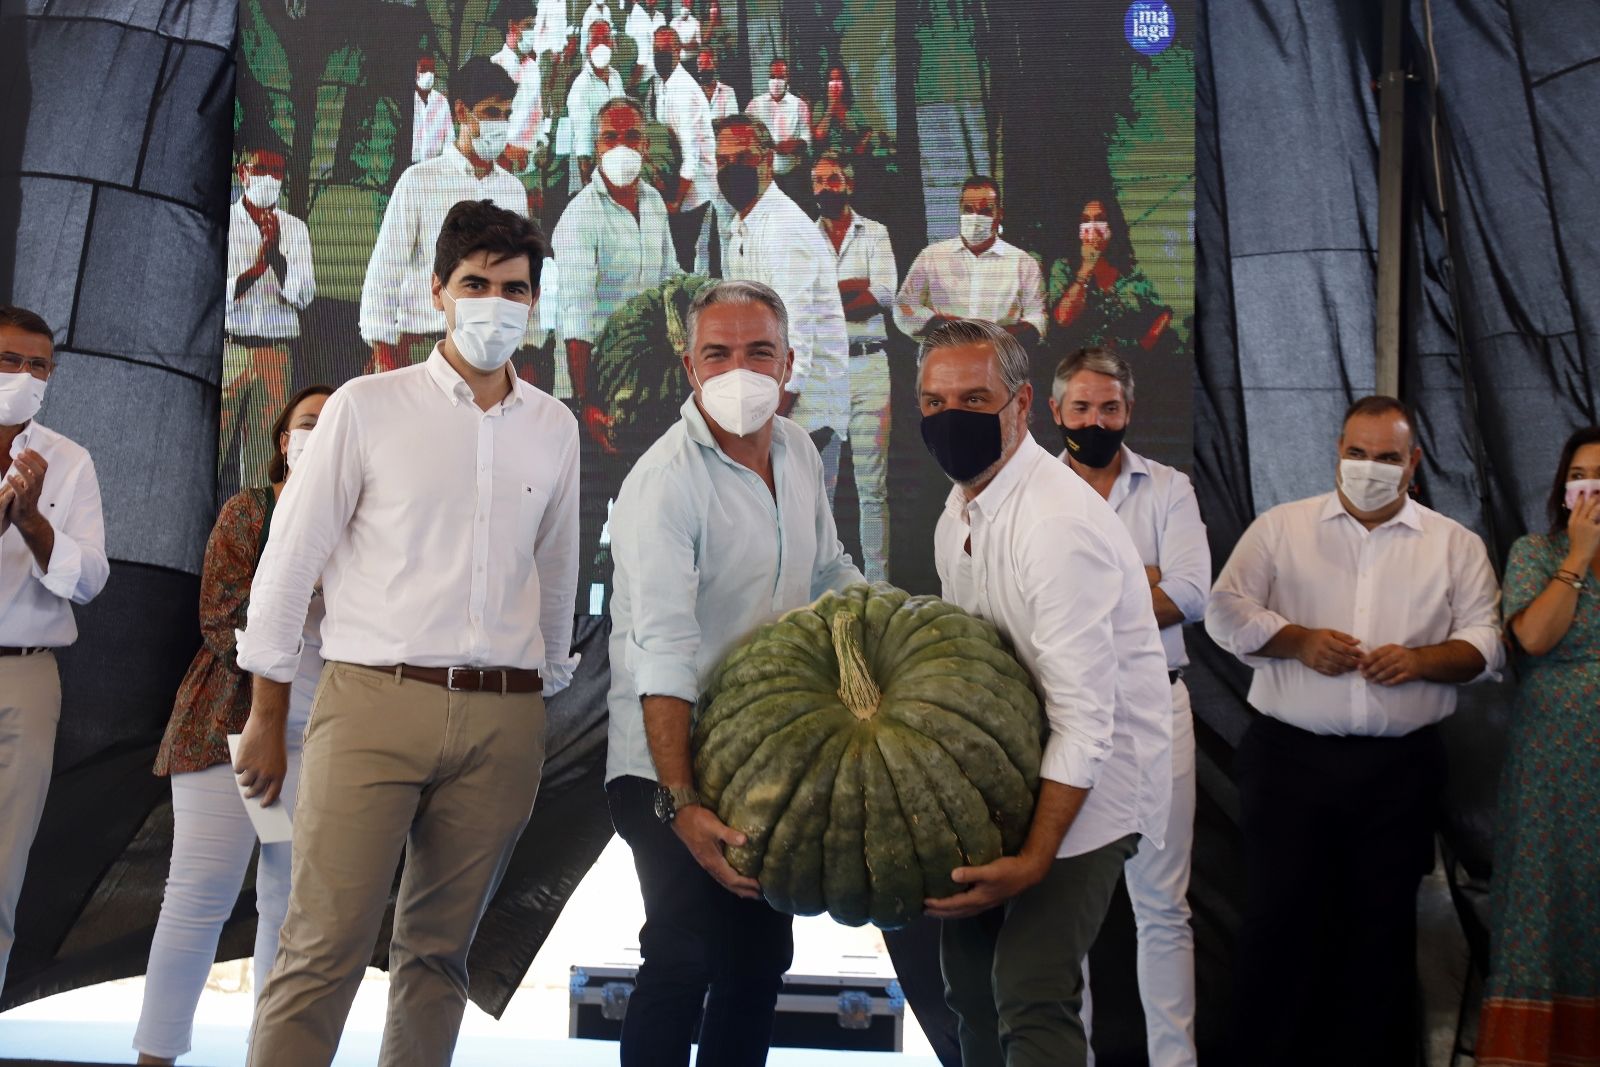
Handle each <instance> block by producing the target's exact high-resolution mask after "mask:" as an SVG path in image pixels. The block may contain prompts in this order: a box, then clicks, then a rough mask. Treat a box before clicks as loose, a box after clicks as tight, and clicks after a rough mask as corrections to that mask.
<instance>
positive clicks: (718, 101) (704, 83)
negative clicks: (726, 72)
mask: <svg viewBox="0 0 1600 1067" xmlns="http://www.w3.org/2000/svg"><path fill="white" fill-rule="evenodd" d="M695 80H696V81H697V82H699V83H700V91H701V92H702V93H704V94H705V98H706V103H708V104H710V105H711V121H712V122H716V121H717V120H718V119H725V118H727V117H728V116H729V115H737V114H738V113H739V100H738V98H737V97H735V96H734V94H733V86H731V85H727V84H725V83H723V82H720V81H718V80H717V54H716V53H715V52H713V51H712V50H711V49H709V48H702V49H701V50H700V56H699V58H698V59H697V60H696V64H695Z"/></svg>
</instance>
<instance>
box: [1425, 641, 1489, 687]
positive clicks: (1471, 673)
mask: <svg viewBox="0 0 1600 1067" xmlns="http://www.w3.org/2000/svg"><path fill="white" fill-rule="evenodd" d="M1414 651H1415V652H1416V654H1417V660H1418V666H1417V673H1419V674H1420V675H1422V677H1423V679H1424V680H1425V681H1429V682H1441V683H1443V684H1446V685H1461V684H1464V683H1466V682H1470V681H1472V680H1473V679H1474V678H1476V677H1477V676H1478V675H1480V674H1482V673H1483V669H1484V667H1485V666H1486V664H1485V662H1484V658H1483V653H1482V652H1479V651H1478V650H1477V649H1475V648H1473V647H1472V646H1471V645H1470V644H1468V643H1467V642H1465V641H1446V642H1444V643H1443V644H1438V645H1424V646H1423V647H1421V648H1418V649H1414Z"/></svg>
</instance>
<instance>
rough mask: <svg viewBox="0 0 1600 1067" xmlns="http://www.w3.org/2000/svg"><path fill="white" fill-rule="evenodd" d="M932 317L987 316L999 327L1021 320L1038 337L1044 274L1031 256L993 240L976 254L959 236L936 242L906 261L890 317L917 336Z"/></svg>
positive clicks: (1042, 317)
mask: <svg viewBox="0 0 1600 1067" xmlns="http://www.w3.org/2000/svg"><path fill="white" fill-rule="evenodd" d="M934 315H949V316H951V317H953V318H958V319H987V320H989V321H990V322H994V323H998V324H999V325H1001V326H1014V325H1016V324H1017V323H1019V322H1026V323H1027V324H1028V325H1030V326H1032V327H1033V328H1034V329H1035V330H1038V331H1039V335H1040V336H1041V337H1042V336H1044V330H1045V314H1044V278H1043V276H1042V275H1041V274H1040V273H1039V264H1037V263H1035V262H1034V260H1033V257H1032V256H1030V255H1028V254H1027V253H1026V252H1024V251H1023V250H1022V249H1020V248H1018V247H1017V246H1016V245H1014V244H1009V243H1008V242H1006V241H1004V240H999V239H996V241H995V243H994V244H992V245H990V246H989V247H988V248H987V249H985V250H984V253H983V254H982V255H981V256H976V255H973V254H972V250H971V249H969V248H968V247H967V246H966V244H965V243H964V242H963V241H962V240H961V238H959V237H952V238H950V239H949V240H948V241H937V242H935V243H934V244H931V245H929V246H928V247H927V248H925V249H923V250H922V252H921V254H920V255H918V256H917V261H916V262H915V263H913V264H911V270H910V272H909V273H907V274H906V280H905V284H904V285H902V286H901V287H900V299H899V300H898V301H897V302H896V304H895V309H894V321H895V322H896V323H897V324H898V325H899V327H900V329H901V331H902V332H904V333H906V334H909V335H911V336H912V337H915V336H917V335H918V334H919V333H921V331H922V330H923V329H924V328H925V327H926V326H927V325H928V320H930V319H932V318H933V317H934Z"/></svg>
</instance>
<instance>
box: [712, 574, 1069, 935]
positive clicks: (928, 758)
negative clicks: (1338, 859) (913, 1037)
mask: <svg viewBox="0 0 1600 1067" xmlns="http://www.w3.org/2000/svg"><path fill="white" fill-rule="evenodd" d="M841 659H842V660H843V670H842V671H841ZM868 676H870V681H868ZM863 683H865V684H863ZM872 683H875V684H876V688H877V690H879V691H881V693H875V692H873V691H872ZM841 692H842V695H841ZM863 715H865V716H866V717H864V718H863V717H862V716H863ZM1042 725H1043V717H1042V715H1041V713H1040V707H1039V701H1038V698H1037V697H1036V696H1035V695H1034V690H1033V682H1032V680H1031V679H1030V678H1029V676H1028V673H1027V671H1025V670H1024V669H1023V668H1022V666H1021V665H1020V664H1018V663H1017V661H1016V659H1015V658H1013V656H1012V655H1011V653H1010V651H1009V650H1007V648H1006V647H1005V644H1004V642H1003V641H1002V640H1001V638H1000V635H999V634H998V633H997V632H996V631H995V628H994V627H993V626H992V625H991V624H989V623H987V622H984V621H983V620H981V619H977V618H974V617H972V616H970V615H968V614H966V613H965V612H963V611H961V609H959V608H957V607H956V606H955V605H953V604H949V603H946V602H945V601H943V600H940V599H939V598H937V597H930V596H917V597H913V596H909V595H908V594H906V593H905V592H904V591H902V590H899V589H896V588H894V587H893V586H890V585H887V584H885V583H882V582H879V583H875V584H873V585H871V586H868V585H853V586H851V587H850V588H848V589H846V590H844V591H843V592H842V593H828V594H826V595H825V596H823V597H822V598H821V599H820V600H818V601H817V602H816V603H815V604H813V605H811V606H810V607H807V608H799V609H797V610H795V611H791V612H789V613H788V614H787V615H785V616H783V618H781V619H779V620H777V621H776V622H773V623H769V624H768V625H766V626H763V627H761V628H760V629H758V630H757V631H756V632H755V633H754V634H752V635H751V636H750V637H749V638H748V639H746V640H745V641H744V642H743V643H742V644H740V645H739V646H738V647H737V648H735V649H734V650H733V652H731V653H730V654H729V655H728V657H727V659H725V660H724V661H723V662H722V664H721V665H720V666H719V667H718V668H717V671H716V674H715V675H714V676H713V678H712V682H711V685H710V686H709V687H708V688H707V690H706V692H705V693H704V695H703V696H702V697H701V701H700V705H699V709H698V715H697V718H696V722H695V730H694V739H693V740H694V750H695V757H694V767H695V782H696V785H697V787H698V788H699V790H700V793H701V796H702V797H704V798H705V801H706V803H707V804H708V805H709V806H710V807H711V808H712V809H713V810H715V811H716V812H717V815H718V816H719V817H720V818H721V819H722V821H723V822H725V823H727V824H728V825H729V826H731V827H733V828H734V829H736V830H739V831H741V832H742V833H744V834H745V835H746V836H747V837H748V838H749V840H748V843H747V844H746V845H744V846H743V847H740V848H729V849H728V850H727V856H728V862H729V863H730V864H731V865H732V866H733V867H734V869H735V870H737V871H739V873H741V874H744V875H747V876H749V877H753V878H755V879H756V880H757V881H759V882H760V883H761V888H762V891H763V892H764V893H765V895H766V898H767V901H768V902H769V903H770V904H771V905H772V906H773V907H774V908H777V909H778V910H780V911H786V912H792V913H794V914H797V915H815V914H818V913H820V912H823V911H826V912H828V913H829V914H830V915H832V916H833V917H834V918H835V919H837V920H838V921H839V922H842V923H847V924H849V925H851V926H859V925H861V924H862V923H865V922H872V923H874V924H876V925H878V926H880V927H884V928H893V927H897V926H903V925H905V924H906V923H907V922H909V921H910V920H911V919H913V918H915V917H916V916H917V915H918V914H920V913H921V912H922V902H923V900H924V899H926V898H929V897H944V896H950V895H952V894H954V893H956V892H958V891H959V890H960V887H958V886H957V885H956V884H955V883H954V882H952V881H951V880H950V872H951V871H952V870H954V869H955V868H956V867H962V866H975V865H978V864H983V863H989V862H991V861H993V860H995V859H997V858H998V857H999V856H1001V855H1002V854H1005V853H1015V852H1016V851H1017V850H1018V849H1019V848H1020V847H1021V845H1022V842H1023V839H1024V837H1025V836H1026V835H1027V831H1028V821H1029V819H1030V818H1031V817H1032V814H1033V801H1034V796H1035V794H1036V792H1037V790H1038V785H1039V760H1040V756H1041V743H1042Z"/></svg>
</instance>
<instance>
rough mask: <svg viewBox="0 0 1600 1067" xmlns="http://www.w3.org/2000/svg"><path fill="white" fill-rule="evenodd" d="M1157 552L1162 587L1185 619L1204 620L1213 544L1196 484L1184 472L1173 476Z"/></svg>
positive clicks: (1190, 620) (1192, 620)
mask: <svg viewBox="0 0 1600 1067" xmlns="http://www.w3.org/2000/svg"><path fill="white" fill-rule="evenodd" d="M1157 555H1158V557H1159V558H1158V559H1157V561H1156V565H1157V566H1158V567H1160V568H1161V581H1160V583H1159V585H1160V589H1161V591H1162V592H1163V593H1165V594H1167V599H1169V600H1171V601H1172V603H1173V604H1174V605H1175V606H1176V607H1177V609H1178V610H1179V611H1181V612H1183V621H1184V622H1200V621H1201V620H1203V619H1204V618H1205V617H1206V601H1207V600H1208V599H1209V596H1210V594H1209V590H1210V587H1211V546H1210V544H1209V543H1207V541H1206V524H1205V522H1204V521H1203V520H1202V519H1201V518H1200V503H1199V501H1198V500H1196V499H1195V495H1194V486H1193V485H1191V484H1190V483H1189V479H1188V478H1187V477H1185V476H1184V475H1183V474H1175V475H1174V476H1173V479H1172V491H1171V493H1170V494H1169V496H1168V498H1167V513H1166V516H1165V523H1164V525H1163V526H1162V529H1161V544H1160V548H1159V551H1158V553H1157Z"/></svg>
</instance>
